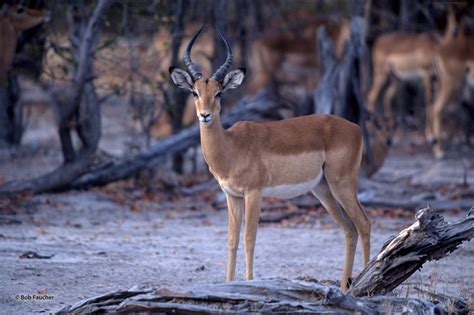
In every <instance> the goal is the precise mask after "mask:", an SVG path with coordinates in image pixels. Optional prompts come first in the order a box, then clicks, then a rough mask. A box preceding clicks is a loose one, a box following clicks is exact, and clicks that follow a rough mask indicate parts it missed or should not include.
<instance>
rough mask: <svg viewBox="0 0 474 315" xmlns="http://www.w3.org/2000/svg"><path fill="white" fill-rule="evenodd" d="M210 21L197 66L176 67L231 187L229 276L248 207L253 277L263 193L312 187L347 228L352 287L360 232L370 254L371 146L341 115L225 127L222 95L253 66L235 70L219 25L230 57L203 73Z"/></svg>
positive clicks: (213, 161) (217, 172)
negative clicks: (366, 202) (365, 195)
mask: <svg viewBox="0 0 474 315" xmlns="http://www.w3.org/2000/svg"><path fill="white" fill-rule="evenodd" d="M203 27H204V26H203ZM203 27H201V29H200V30H199V31H197V32H196V33H195V34H194V36H193V37H192V39H191V40H190V42H189V44H188V46H187V48H186V51H185V54H184V63H185V64H186V66H187V68H188V70H189V73H188V72H186V71H184V70H180V69H178V68H175V67H171V68H170V73H171V78H172V80H173V82H174V83H175V84H176V85H177V86H178V87H180V88H183V89H186V90H188V91H189V92H191V93H192V94H193V96H194V101H195V106H196V114H197V116H198V119H199V123H200V135H201V146H202V152H203V155H204V158H205V160H206V162H207V164H208V166H209V170H210V172H211V173H212V174H213V175H214V177H215V178H216V180H217V181H218V182H219V184H220V186H221V188H222V190H223V191H224V193H225V194H226V198H227V206H228V265H227V280H228V281H231V280H233V279H234V276H235V263H236V254H237V248H238V245H239V234H240V226H241V223H242V216H243V212H244V209H245V227H244V247H245V253H246V279H247V280H251V279H253V256H254V248H255V239H256V235H257V225H258V220H259V216H260V210H261V204H262V197H265V196H272V197H280V198H293V197H296V196H299V195H303V194H306V193H307V192H310V191H311V192H312V193H313V194H314V195H315V196H316V197H317V198H318V199H319V200H320V201H321V203H322V205H323V206H324V208H325V209H326V210H327V211H328V212H329V213H330V214H331V215H332V216H333V218H334V219H335V220H336V221H337V223H338V224H339V225H340V226H341V227H342V229H343V231H344V236H345V245H346V250H345V258H344V269H343V274H342V278H341V288H342V289H343V290H347V289H348V286H349V283H348V282H349V279H350V277H351V274H352V268H353V263H354V255H355V251H356V246H357V240H358V236H359V235H360V237H361V241H362V253H363V260H364V263H365V264H366V263H367V262H368V261H369V253H370V229H371V224H370V221H369V219H368V218H367V216H366V214H365V212H364V210H363V209H362V206H361V204H360V202H359V200H358V199H357V173H358V170H359V165H360V163H361V158H362V149H363V148H362V136H361V131H360V128H359V126H358V125H356V124H353V123H350V122H348V121H346V120H345V119H342V118H339V117H337V116H332V115H310V116H303V117H297V118H292V119H287V120H282V121H276V122H250V121H242V122H238V123H236V124H235V125H234V126H233V127H231V128H230V129H227V130H225V129H224V128H223V127H222V124H221V121H220V110H221V95H222V93H224V92H226V91H228V90H230V89H235V88H237V87H238V86H239V85H240V84H241V83H242V81H243V79H244V76H245V69H243V68H240V69H236V70H233V71H230V72H228V70H229V68H230V66H231V64H232V51H231V47H230V45H229V43H228V42H227V40H226V39H225V37H224V35H223V34H222V33H221V32H220V31H218V32H219V35H220V37H221V38H222V40H223V42H224V44H225V46H226V49H227V57H226V60H225V62H224V64H223V65H222V66H220V67H219V68H218V69H217V71H216V72H215V73H214V74H213V75H212V77H211V78H203V76H202V74H201V73H200V72H199V70H198V68H197V67H196V66H195V65H194V63H193V62H192V60H191V56H190V55H191V49H192V46H193V44H194V41H195V40H196V38H197V37H198V36H199V34H200V32H201V31H202V29H203Z"/></svg>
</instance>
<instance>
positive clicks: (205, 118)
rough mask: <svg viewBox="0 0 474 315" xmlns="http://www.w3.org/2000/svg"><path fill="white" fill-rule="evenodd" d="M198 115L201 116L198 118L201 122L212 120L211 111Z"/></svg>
mask: <svg viewBox="0 0 474 315" xmlns="http://www.w3.org/2000/svg"><path fill="white" fill-rule="evenodd" d="M199 115H200V116H201V117H199V120H200V121H201V122H203V123H210V122H211V120H212V116H211V113H200V114H199Z"/></svg>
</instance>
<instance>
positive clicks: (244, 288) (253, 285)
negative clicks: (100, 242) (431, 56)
mask: <svg viewBox="0 0 474 315" xmlns="http://www.w3.org/2000/svg"><path fill="white" fill-rule="evenodd" d="M473 236H474V211H471V212H470V213H469V214H468V215H467V216H466V217H465V218H463V219H461V220H459V221H458V222H455V223H453V224H448V223H446V221H444V219H443V217H441V215H439V213H438V212H436V211H433V210H431V209H430V208H426V209H422V210H420V211H419V212H418V215H417V221H416V222H415V223H414V224H412V225H411V226H410V227H408V228H407V229H405V230H403V231H401V232H400V233H399V235H398V236H396V237H394V238H392V239H390V240H389V241H387V242H386V243H385V245H384V246H383V247H382V249H381V251H380V252H379V254H378V255H377V256H376V257H375V258H374V259H373V260H372V261H371V262H370V263H369V264H368V265H367V267H366V268H364V270H363V271H362V273H361V274H360V275H359V276H358V277H357V278H356V279H355V281H354V282H353V286H352V289H351V291H350V293H352V294H353V295H354V296H352V295H350V294H348V295H345V294H343V293H342V291H341V290H340V289H339V287H338V286H336V285H335V284H334V283H329V282H318V281H317V280H314V279H308V278H300V279H298V280H286V279H279V278H277V279H269V280H253V281H235V282H227V283H219V284H204V285H199V286H197V285H196V286H195V287H194V288H192V289H191V290H190V291H188V292H173V291H170V290H167V289H163V288H161V289H153V288H149V289H130V290H125V291H117V292H112V293H108V294H105V295H101V296H98V297H93V298H91V299H87V300H84V301H80V302H78V303H76V304H74V305H71V306H67V307H65V308H63V309H62V310H60V311H59V313H58V314H68V313H121V312H125V313H140V314H151V313H165V314H167V313H173V314H202V313H208V314H216V313H242V312H244V313H247V312H252V313H273V312H280V313H289V312H292V313H293V312H304V313H328V312H329V313H337V314H353V313H355V312H357V313H361V314H380V313H382V314H385V313H408V314H445V313H456V314H467V313H468V311H469V305H468V303H466V301H464V300H463V299H460V298H452V297H448V296H446V295H439V294H430V296H431V300H430V301H425V300H421V299H416V298H409V297H404V298H401V297H395V296H383V295H379V294H383V293H388V292H390V291H391V290H393V289H394V288H395V287H396V286H398V285H399V284H400V283H401V282H403V281H404V280H405V279H407V278H408V277H409V276H410V275H411V274H413V273H414V272H415V271H416V270H418V269H419V268H420V267H421V266H422V265H423V263H425V262H426V261H429V260H432V259H440V258H442V257H444V256H446V255H447V254H449V253H450V252H452V251H453V250H455V249H456V248H457V247H458V246H459V244H461V243H462V242H463V241H466V240H469V239H471V238H472V237H473ZM375 295H377V296H375Z"/></svg>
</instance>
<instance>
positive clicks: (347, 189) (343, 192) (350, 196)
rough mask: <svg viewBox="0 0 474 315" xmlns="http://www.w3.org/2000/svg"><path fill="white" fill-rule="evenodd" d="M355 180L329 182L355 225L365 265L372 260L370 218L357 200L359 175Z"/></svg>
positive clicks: (336, 197) (332, 191)
mask: <svg viewBox="0 0 474 315" xmlns="http://www.w3.org/2000/svg"><path fill="white" fill-rule="evenodd" d="M353 177H354V178H353V179H352V178H346V179H335V180H332V181H331V180H329V179H328V184H329V189H330V190H331V193H332V194H333V196H334V198H335V199H336V200H337V202H339V204H340V205H341V206H342V208H344V210H345V212H346V213H347V215H348V216H349V218H350V219H351V221H352V223H354V225H355V227H356V229H357V232H358V233H359V235H360V238H361V242H362V257H363V260H364V265H367V263H368V262H369V259H370V229H371V224H370V221H369V218H368V217H367V215H366V214H365V211H364V209H362V205H361V204H360V202H359V199H358V198H357V175H354V176H353Z"/></svg>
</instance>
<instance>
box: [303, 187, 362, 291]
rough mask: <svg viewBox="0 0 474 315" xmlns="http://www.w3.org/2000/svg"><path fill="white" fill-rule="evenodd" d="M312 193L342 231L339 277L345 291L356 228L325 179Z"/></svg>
mask: <svg viewBox="0 0 474 315" xmlns="http://www.w3.org/2000/svg"><path fill="white" fill-rule="evenodd" d="M312 193H313V194H314V196H315V197H316V198H318V199H319V201H321V204H322V205H323V207H324V208H325V209H326V210H327V212H329V214H330V215H331V216H332V217H333V218H334V220H335V221H336V222H337V223H338V224H339V226H340V227H341V228H342V229H343V231H344V238H345V242H346V254H345V258H344V270H343V273H342V278H341V289H342V290H343V291H344V292H346V291H347V290H348V289H349V286H350V283H349V279H350V278H351V275H352V269H353V266H354V256H355V251H356V247H357V238H358V233H357V229H356V227H355V226H354V224H353V223H352V221H351V219H350V218H349V216H348V215H347V214H346V213H345V212H344V210H343V209H341V207H340V206H339V204H338V203H337V201H336V199H335V198H334V196H333V195H332V193H331V191H330V190H329V187H328V184H327V182H326V180H325V179H323V180H322V181H321V183H320V184H319V185H318V186H316V187H315V188H314V189H313V190H312Z"/></svg>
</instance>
